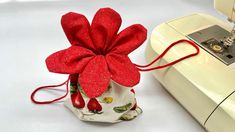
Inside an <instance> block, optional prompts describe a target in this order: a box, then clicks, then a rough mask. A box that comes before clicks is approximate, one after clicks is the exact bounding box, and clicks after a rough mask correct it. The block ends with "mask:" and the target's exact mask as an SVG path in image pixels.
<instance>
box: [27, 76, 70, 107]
mask: <svg viewBox="0 0 235 132" xmlns="http://www.w3.org/2000/svg"><path fill="white" fill-rule="evenodd" d="M68 83H69V77H68V79H67V80H66V81H65V82H63V83H61V84H58V85H48V86H41V87H38V88H36V89H35V90H34V91H33V92H32V94H31V100H32V102H33V103H35V104H50V103H53V102H56V101H59V100H61V99H63V98H65V97H66V96H67V95H68V91H69V89H68ZM63 85H66V93H65V95H63V96H61V97H59V98H56V99H53V100H49V101H37V100H35V98H34V96H35V94H36V93H37V92H38V91H39V90H41V89H46V88H55V87H60V86H63Z"/></svg>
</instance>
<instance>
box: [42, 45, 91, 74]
mask: <svg viewBox="0 0 235 132" xmlns="http://www.w3.org/2000/svg"><path fill="white" fill-rule="evenodd" d="M93 57H94V53H93V52H92V51H90V50H88V49H85V48H83V47H80V46H71V47H69V48H68V49H64V50H61V51H58V52H55V53H53V54H52V55H50V56H49V57H47V59H46V65H47V68H48V70H49V71H50V72H55V73H63V74H75V73H81V71H82V70H83V68H84V66H86V64H87V63H88V62H89V61H90V60H91V59H92V58H93Z"/></svg>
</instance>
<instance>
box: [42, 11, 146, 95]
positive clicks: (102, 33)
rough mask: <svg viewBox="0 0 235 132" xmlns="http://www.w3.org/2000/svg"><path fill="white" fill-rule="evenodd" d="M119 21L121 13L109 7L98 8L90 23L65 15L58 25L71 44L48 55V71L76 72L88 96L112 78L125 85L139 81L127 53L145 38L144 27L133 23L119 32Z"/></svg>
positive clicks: (81, 18) (96, 91)
mask: <svg viewBox="0 0 235 132" xmlns="http://www.w3.org/2000/svg"><path fill="white" fill-rule="evenodd" d="M121 22H122V20H121V17H120V15H119V14H118V13H117V12H115V11H114V10H113V9H110V8H102V9H100V10H98V11H97V13H96V14H95V16H94V18H93V21H92V23H91V25H90V24H89V22H88V20H87V19H86V17H85V16H83V15H81V14H77V13H73V12H70V13H67V14H65V15H64V16H62V19H61V24H62V27H63V30H64V32H65V34H66V36H67V38H68V40H69V42H70V43H71V45H72V46H70V47H69V48H67V49H64V50H61V51H58V52H56V53H54V54H52V55H50V56H49V57H48V58H47V59H46V64H47V68H48V70H49V71H50V72H55V73H63V74H77V73H78V74H79V79H78V81H79V83H80V85H81V87H82V89H83V90H84V92H85V93H86V95H87V96H88V97H90V98H95V97H98V96H100V95H101V94H102V93H104V92H105V91H106V89H107V88H108V85H109V82H110V80H111V79H112V80H114V81H115V82H117V83H119V84H121V85H123V86H126V87H132V86H134V85H136V84H138V83H139V80H140V73H139V71H138V69H137V68H136V66H135V65H134V64H133V63H132V62H131V60H130V59H129V57H128V54H129V53H130V52H132V51H133V50H135V49H136V48H138V47H139V46H140V45H141V44H142V43H143V42H144V41H145V39H146V36H147V30H146V29H145V28H144V27H143V26H142V25H140V24H134V25H131V26H129V27H127V28H126V29H124V30H123V31H121V32H119V33H118V30H119V28H120V26H121Z"/></svg>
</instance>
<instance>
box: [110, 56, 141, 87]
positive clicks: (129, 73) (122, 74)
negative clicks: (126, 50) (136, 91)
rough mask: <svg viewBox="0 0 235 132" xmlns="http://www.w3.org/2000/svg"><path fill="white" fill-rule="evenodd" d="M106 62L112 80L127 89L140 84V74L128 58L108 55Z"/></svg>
mask: <svg viewBox="0 0 235 132" xmlns="http://www.w3.org/2000/svg"><path fill="white" fill-rule="evenodd" d="M106 61H107V63H108V67H109V71H110V73H111V79H112V80H114V81H115V82H117V83H119V84H121V85H123V86H126V87H133V86H135V85H136V84H138V83H139V80H140V73H139V71H138V69H137V68H136V67H135V65H133V64H132V62H131V61H130V59H129V57H128V56H126V55H120V54H108V55H107V56H106Z"/></svg>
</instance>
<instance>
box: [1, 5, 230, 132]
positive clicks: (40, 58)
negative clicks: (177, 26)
mask: <svg viewBox="0 0 235 132" xmlns="http://www.w3.org/2000/svg"><path fill="white" fill-rule="evenodd" d="M101 7H112V8H114V9H115V10H117V11H118V12H119V13H120V14H121V15H122V19H123V25H122V27H121V29H123V28H125V27H127V26H128V25H130V24H132V23H141V24H143V25H145V26H146V27H147V29H148V36H149V35H150V34H151V31H152V30H153V28H154V27H155V26H157V25H158V24H160V23H162V22H164V21H167V20H171V19H174V18H176V17H180V16H185V15H189V14H192V13H195V12H202V13H207V14H210V15H213V16H216V17H218V18H220V19H223V20H224V21H226V18H225V17H224V16H222V15H221V14H219V13H218V12H217V11H216V10H215V9H214V8H213V0H163V1H159V0H142V1H141V0H108V1H107V0H99V1H98V0H97V1H95V0H82V1H79V0H61V1H58V0H51V1H50V2H49V0H48V1H46V0H45V1H41V0H0V60H1V65H0V69H1V73H2V74H1V78H0V79H1V92H0V100H1V102H2V105H0V130H1V131H2V132H20V131H22V132H41V131H43V132H49V131H57V132H64V131H68V130H69V132H79V131H80V132H81V131H83V132H85V131H92V130H95V131H96V132H105V131H107V132H111V131H112V132H125V131H130V130H131V131H133V132H143V131H148V132H156V131H158V132H204V129H203V128H202V127H201V126H200V125H199V124H198V123H197V121H196V120H194V119H193V118H192V117H191V116H190V114H188V113H187V112H186V111H185V110H184V108H182V107H181V106H180V105H179V104H178V103H177V101H176V100H175V99H174V98H173V97H171V96H170V95H169V93H168V92H167V91H166V90H165V89H164V88H163V87H162V86H161V85H160V84H159V82H158V81H157V80H156V79H155V78H154V77H153V76H152V75H151V73H141V81H140V83H139V84H138V85H137V86H136V87H135V89H136V92H137V95H136V96H137V101H138V104H139V106H140V107H142V109H143V111H144V113H143V114H142V115H141V116H139V117H138V118H136V119H135V120H133V121H129V122H122V123H117V124H104V123H89V122H82V121H80V120H79V119H78V118H76V117H75V116H74V115H73V113H71V112H70V111H69V110H68V109H67V108H65V107H64V105H63V102H59V103H55V104H50V105H35V104H33V103H31V101H30V98H29V97H30V94H31V92H32V91H33V90H34V89H35V87H37V86H41V85H45V84H58V83H60V82H63V81H64V80H65V79H66V77H67V76H66V75H60V74H53V73H50V72H48V70H47V69H46V65H45V62H44V61H45V58H46V57H47V56H48V55H49V54H51V53H53V52H55V51H58V50H61V49H64V48H66V47H68V46H69V42H68V41H67V39H66V37H65V35H64V33H63V31H62V28H61V26H60V17H61V15H62V14H65V13H67V12H69V11H75V12H80V13H84V14H85V15H86V16H87V17H88V19H89V20H91V19H92V17H93V15H94V13H95V12H96V10H98V9H99V8H101ZM146 44H147V41H146V42H145V43H144V44H143V45H142V46H141V47H140V48H138V49H137V50H135V51H134V52H133V53H131V54H130V55H129V56H130V58H131V60H132V61H133V62H135V63H139V64H144V63H145V58H144V50H145V47H146ZM61 89H63V90H61V91H57V92H55V91H51V90H50V91H43V92H40V93H39V94H40V95H38V96H37V98H40V99H49V98H53V97H58V96H60V95H62V94H64V92H65V91H64V87H63V88H61Z"/></svg>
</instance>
